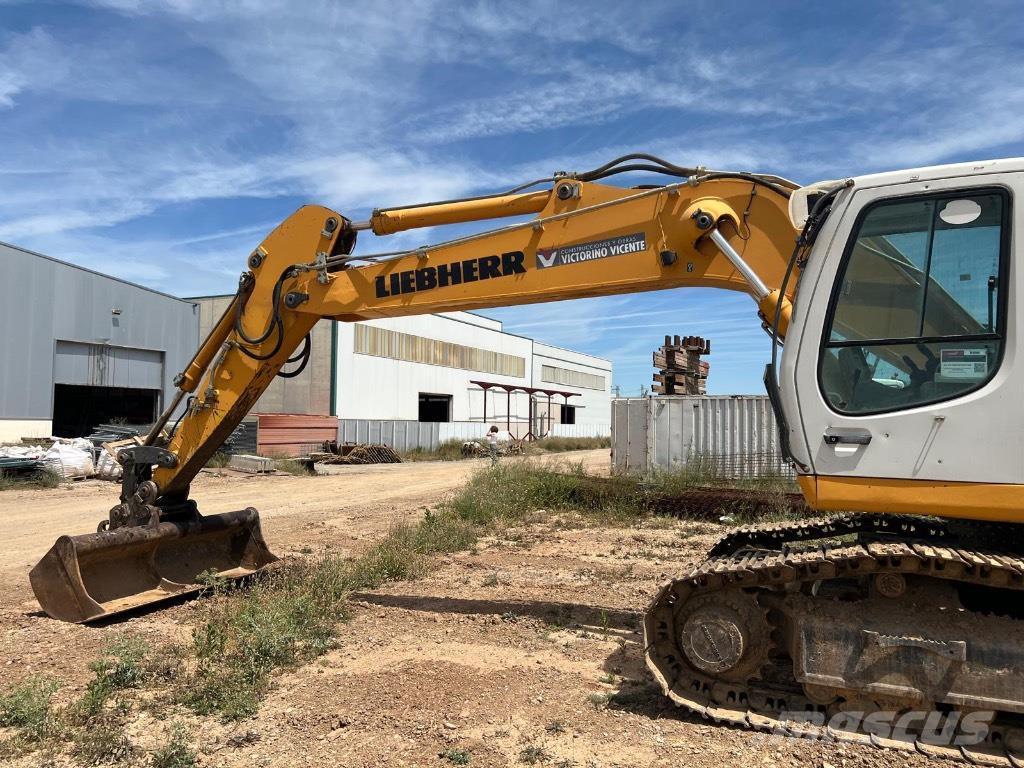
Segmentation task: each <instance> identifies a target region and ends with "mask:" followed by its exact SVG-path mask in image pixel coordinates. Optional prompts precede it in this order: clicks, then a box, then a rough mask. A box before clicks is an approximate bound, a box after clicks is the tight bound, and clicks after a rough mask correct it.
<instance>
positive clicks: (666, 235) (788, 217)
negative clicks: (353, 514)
mask: <svg viewBox="0 0 1024 768" xmlns="http://www.w3.org/2000/svg"><path fill="white" fill-rule="evenodd" d="M632 172H642V173H644V174H645V179H646V178H656V179H659V180H660V181H661V182H662V183H657V184H649V183H648V184H643V185H640V186H632V187H627V186H617V185H613V184H610V183H607V182H605V181H604V180H605V179H608V178H610V177H612V176H616V175H618V174H623V173H632ZM1018 194H1024V159H1007V160H995V161H987V162H978V163H966V164H956V165H945V166H936V167H930V168H921V169H914V170H905V171H896V172H887V173H878V174H873V175H865V176H860V177H856V178H846V179H840V180H835V181H825V182H820V183H816V184H812V185H809V186H800V185H798V184H795V183H793V182H791V181H788V180H786V179H784V178H780V177H778V176H775V175H771V174H762V173H748V172H727V171H711V170H707V169H705V168H699V167H698V168H688V167H681V166H677V165H674V164H672V163H669V162H667V161H664V160H662V159H660V158H658V157H655V156H653V155H649V154H639V153H638V154H632V155H627V156H624V157H621V158H617V159H616V160H613V161H611V162H609V163H607V164H605V165H603V166H601V167H599V168H596V169H593V170H591V171H586V172H559V173H556V174H554V175H553V176H551V177H549V178H545V179H539V180H537V181H534V182H531V183H529V184H525V185H523V186H521V187H517V188H516V189H512V190H509V191H507V192H502V193H499V194H493V195H486V196H479V197H471V198H465V199H458V200H445V201H441V202H430V203H424V204H419V205H413V206H405V207H392V208H379V209H376V210H374V211H373V212H372V215H371V216H370V218H369V219H368V220H364V221H356V220H351V219H349V218H346V217H345V216H344V215H342V214H340V213H338V212H336V211H333V210H330V209H329V208H325V207H320V206H316V205H309V206H305V207H302V208H300V209H299V210H298V211H296V212H295V213H294V214H292V215H291V216H290V217H289V218H287V219H286V220H285V221H283V222H282V223H281V224H280V225H279V226H278V227H277V228H276V229H274V230H273V231H272V232H271V233H270V234H269V235H268V236H267V237H266V239H264V240H263V242H262V243H260V245H259V246H258V247H256V248H255V249H254V250H253V251H252V252H251V254H250V255H249V257H248V264H247V268H246V270H245V271H244V272H243V273H242V275H241V279H240V281H239V284H238V291H237V293H236V294H235V296H234V299H233V301H232V302H231V304H230V306H229V308H228V309H227V310H226V311H225V312H224V315H223V316H222V317H221V318H220V320H219V321H218V322H217V324H216V325H215V327H214V328H213V330H212V331H211V332H210V334H209V336H208V337H207V338H206V339H205V341H204V342H203V343H202V345H201V347H200V348H199V350H198V351H197V352H196V354H195V356H194V358H193V359H192V360H191V362H190V363H189V364H188V366H187V367H186V368H185V369H184V371H182V372H181V374H180V375H179V376H178V377H177V379H176V382H175V384H176V387H177V392H176V396H175V397H174V398H173V402H171V403H169V404H168V406H167V408H166V409H165V411H164V412H163V414H162V415H161V417H160V419H159V420H158V422H157V424H156V425H154V427H153V429H152V431H151V432H150V433H149V434H148V435H147V436H146V438H145V440H144V442H143V444H142V445H140V446H137V447H134V448H130V449H127V450H124V451H122V452H121V454H120V456H121V459H120V461H121V463H122V465H123V467H124V475H123V480H122V488H121V495H120V502H119V503H118V504H117V505H116V506H114V507H113V508H112V509H111V510H110V513H109V515H108V518H107V519H105V520H104V521H103V522H102V523H101V524H100V526H99V530H98V532H96V533H91V534H84V535H77V536H62V537H61V538H60V539H58V540H57V542H56V544H55V545H54V546H53V548H52V549H51V550H50V551H49V552H48V553H47V554H46V555H45V556H44V557H43V558H42V560H41V561H40V562H39V563H38V564H37V565H36V566H35V568H34V569H33V570H32V572H31V583H32V587H33V590H34V593H35V595H36V597H37V599H38V601H39V603H40V605H41V607H42V608H43V610H44V611H45V612H46V613H48V614H49V615H50V616H52V617H54V618H57V619H62V620H65V621H72V622H94V621H97V620H100V619H106V618H107V617H110V616H112V615H116V614H118V613H120V612H124V611H131V610H135V609H138V608H139V607H140V606H147V605H149V604H153V603H158V602H160V601H164V600H169V599H171V598H176V597H179V596H181V595H184V594H188V593H190V592H196V591H198V590H200V589H202V587H203V584H205V583H208V577H210V576H211V575H216V576H219V577H222V578H228V579H231V578H241V577H245V576H249V575H251V574H254V573H256V572H259V571H260V570H262V569H264V568H265V567H267V566H268V565H269V564H271V563H272V562H274V561H275V560H276V558H275V557H274V555H273V554H272V553H271V551H270V549H269V548H268V546H267V544H266V542H265V540H264V538H263V536H262V534H261V532H260V524H259V516H258V514H257V512H256V510H254V509H252V508H246V509H242V510H240V511H237V512H232V513H228V514H220V515H209V516H204V515H202V514H201V513H200V512H199V510H198V507H197V505H196V503H195V502H194V501H193V500H191V499H190V498H189V484H190V482H191V480H192V479H193V478H194V477H195V476H196V474H197V473H198V472H199V470H200V469H201V468H202V467H203V466H204V465H205V464H206V463H207V461H208V460H209V459H210V457H211V456H212V455H213V454H214V452H215V451H216V450H217V449H218V447H219V446H220V445H221V444H222V443H223V441H224V440H225V438H227V437H228V435H229V434H230V433H231V431H232V430H233V429H234V428H235V427H236V425H237V424H238V423H239V421H240V420H241V419H242V418H243V416H245V414H246V413H247V411H248V410H249V409H250V408H251V407H252V405H253V404H254V403H255V402H256V399H257V398H258V397H259V395H260V393H262V392H263V391H264V390H265V389H266V387H267V386H268V385H269V384H270V382H271V381H272V379H273V377H274V376H275V375H285V376H288V375H294V374H295V372H296V371H298V370H301V369H302V367H303V366H304V365H305V362H306V360H307V359H308V358H309V351H310V343H309V333H310V330H311V329H312V328H313V326H314V324H315V323H317V321H319V320H321V319H322V318H331V319H333V320H337V321H343V322H360V321H363V320H369V319H373V318H386V317H396V316H404V315H416V314H423V313H433V312H445V311H453V310H474V309H485V308H489V307H501V306H509V305H521V304H530V303H536V302H549V301H559V300H562V299H574V298H582V297H593V296H607V295H618V294H626V293H634V292H640V291H652V290H661V289H669V288H677V287H690V286H699V287H713V288H722V289H725V290H730V291H739V292H742V293H746V294H748V295H749V296H750V297H751V299H752V300H753V303H752V307H751V310H752V311H751V319H752V321H754V322H757V323H759V324H760V325H761V326H763V328H764V329H765V330H766V331H767V334H768V336H769V339H770V345H771V362H770V363H769V364H768V366H767V369H766V371H765V376H764V381H765V385H766V388H767V392H768V396H769V399H770V401H771V404H772V407H773V409H774V413H775V416H776V420H777V423H778V428H779V443H780V449H781V451H782V452H783V453H784V455H785V457H786V458H787V459H788V460H789V461H790V462H791V464H792V466H793V467H794V469H795V471H796V477H797V481H798V483H799V486H800V488H801V490H802V492H803V495H804V497H805V498H806V501H807V503H808V505H809V506H810V507H811V508H812V509H814V510H817V511H820V512H821V513H822V516H821V517H816V518H813V519H800V520H797V521H791V522H782V523H772V524H761V525H752V526H746V527H741V528H738V529H734V530H732V531H731V532H729V533H727V534H726V535H724V536H723V537H722V538H721V540H720V541H718V543H717V544H716V545H714V547H713V548H712V549H711V550H710V551H709V552H707V553H706V558H705V559H704V560H703V562H701V564H700V565H698V566H697V567H696V568H694V569H693V570H691V571H689V572H687V573H685V574H683V575H680V576H679V577H678V578H674V579H672V580H671V581H669V582H668V583H667V584H665V585H664V586H663V587H662V588H661V589H660V591H659V592H658V593H657V595H656V596H655V598H654V601H653V603H652V604H651V605H650V607H649V608H648V609H647V610H646V612H645V613H644V616H643V631H644V652H645V654H646V661H647V665H648V667H649V669H650V672H651V673H652V674H653V676H654V678H655V680H656V681H657V683H658V684H659V685H660V686H661V687H662V689H663V690H664V692H665V693H666V694H667V696H669V697H670V698H671V699H672V700H673V701H674V702H676V703H677V704H679V705H681V706H683V707H685V708H687V709H688V710H690V711H692V712H694V713H698V714H699V715H702V716H704V717H706V718H709V719H711V720H713V721H716V722H720V723H729V724H734V725H739V726H743V727H747V728H753V729H758V730H767V731H776V732H781V733H788V734H791V735H809V734H819V735H821V734H824V735H825V736H827V737H830V738H842V739H849V740H853V741H862V742H866V743H874V744H880V745H882V746H888V747H899V748H904V749H911V750H916V751H919V752H924V753H926V754H929V755H938V756H951V757H955V758H958V759H968V760H970V761H972V762H976V763H984V764H994V765H1009V766H1020V765H1024V644H1022V643H1021V639H1022V638H1024V526H1022V525H1021V523H1024V465H1022V461H1024V460H1022V456H1024V429H1022V416H1021V405H1020V403H1021V392H1022V391H1024V364H1017V355H1018V354H1019V353H1021V351H1022V346H1021V342H1020V341H1019V339H1020V333H1019V330H1020V328H1021V327H1024V325H1021V324H1019V321H1018V318H1021V322H1024V304H1022V303H1021V302H1020V301H1019V300H1018V299H1017V296H1018V293H1019V292H1020V291H1021V290H1022V288H1024V272H1021V271H1020V270H1018V269H1017V268H1016V266H1015V264H1014V259H1013V256H1014V253H1013V251H1014V248H1019V245H1017V243H1018V242H1019V241H1017V240H1016V239H1015V234H1014V231H1013V229H1014V227H1022V226H1024V214H1022V213H1021V212H1020V208H1019V207H1017V206H1015V204H1014V203H1015V198H1016V195H1018ZM497 219H504V220H505V221H503V222H501V223H500V224H498V225H490V226H491V227H496V228H490V229H486V228H485V229H483V230H482V231H479V232H470V233H469V234H464V233H465V232H467V231H470V229H471V228H468V227H467V228H463V229H462V230H460V232H462V233H463V234H460V235H459V236H457V237H454V238H453V239H450V240H448V241H446V242H441V243H439V244H437V245H431V246H424V247H421V248H415V249H412V250H399V251H393V252H383V253H367V254H357V253H356V252H355V246H356V239H357V236H358V234H359V232H360V231H365V230H370V231H372V232H373V233H374V234H375V235H378V236H383V235H389V234H393V233H397V232H402V231H409V230H414V229H419V228H427V227H439V226H443V225H452V224H465V223H470V222H485V221H491V220H497ZM485 226H486V225H485ZM304 340H305V341H304ZM300 345H301V346H300ZM296 350H298V351H296ZM289 366H293V367H292V368H290V369H289ZM294 366H297V367H294ZM286 369H287V370H286ZM176 413H180V414H181V415H180V416H179V417H178V419H177V421H176V422H175V423H174V424H173V425H172V426H171V427H168V424H170V422H171V419H172V417H173V416H174V415H175V414H176ZM936 718H939V720H936ZM940 721H941V722H940ZM882 726H885V727H882Z"/></svg>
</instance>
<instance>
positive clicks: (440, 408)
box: [419, 392, 452, 422]
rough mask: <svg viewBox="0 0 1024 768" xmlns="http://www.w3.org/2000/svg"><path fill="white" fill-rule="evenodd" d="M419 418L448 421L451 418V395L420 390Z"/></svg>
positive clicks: (429, 420)
mask: <svg viewBox="0 0 1024 768" xmlns="http://www.w3.org/2000/svg"><path fill="white" fill-rule="evenodd" d="M419 420H420V421H426V422H448V421H451V420H452V396H451V395H436V394H432V393H429V392H420V402H419Z"/></svg>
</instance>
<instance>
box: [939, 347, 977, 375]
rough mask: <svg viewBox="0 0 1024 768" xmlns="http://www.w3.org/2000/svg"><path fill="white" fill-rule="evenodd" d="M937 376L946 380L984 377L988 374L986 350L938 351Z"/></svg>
mask: <svg viewBox="0 0 1024 768" xmlns="http://www.w3.org/2000/svg"><path fill="white" fill-rule="evenodd" d="M940 355H941V358H940V365H939V378H940V379H945V380H947V381H964V380H965V379H984V378H985V377H986V376H988V350H986V349H944V350H942V351H941V352H940Z"/></svg>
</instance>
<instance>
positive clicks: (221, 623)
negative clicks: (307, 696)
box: [178, 510, 477, 720]
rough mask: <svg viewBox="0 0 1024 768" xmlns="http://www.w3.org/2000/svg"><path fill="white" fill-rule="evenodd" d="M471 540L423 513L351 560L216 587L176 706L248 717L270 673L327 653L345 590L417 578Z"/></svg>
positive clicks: (458, 527) (447, 520)
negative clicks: (240, 585) (433, 559)
mask: <svg viewBox="0 0 1024 768" xmlns="http://www.w3.org/2000/svg"><path fill="white" fill-rule="evenodd" d="M476 537H477V531H476V530H475V529H474V528H473V526H471V525H470V524H468V523H466V522H465V521H462V520H459V519H457V518H455V517H453V516H452V515H450V514H446V513H433V512H430V511H429V510H428V511H427V512H426V514H425V515H424V518H423V520H422V521H420V522H419V523H416V524H407V525H399V526H395V527H394V528H392V529H391V531H390V532H389V533H388V535H387V536H385V537H384V538H383V539H382V540H381V541H380V542H378V543H377V544H375V545H374V546H372V547H370V549H368V550H367V551H366V552H364V553H363V554H362V555H360V556H359V557H357V558H354V559H345V558H342V557H339V556H336V555H324V556H322V557H319V558H317V559H314V560H309V561H296V562H292V563H289V564H287V565H285V566H284V567H281V568H278V569H277V570H275V571H274V572H273V573H272V574H270V575H268V576H266V577H264V578H262V579H260V580H258V581H257V583H256V584H254V585H253V586H251V587H249V588H246V589H232V588H226V589H225V588H218V589H217V590H216V594H215V595H214V597H213V598H212V599H211V600H210V601H209V603H208V605H207V606H206V607H205V610H204V616H203V619H202V621H201V623H200V624H199V625H198V626H196V627H195V629H194V630H193V638H192V645H191V648H190V651H191V655H192V656H193V657H194V658H195V661H196V664H195V669H194V670H193V671H192V672H191V673H189V674H188V675H187V676H185V678H184V679H183V680H182V681H181V682H180V685H179V686H178V688H179V692H180V693H179V700H181V701H182V702H183V703H185V704H187V705H188V706H189V707H191V708H192V709H193V710H194V711H196V712H197V713H199V714H212V713H216V714H219V715H221V716H222V717H224V718H226V719H229V720H237V719H240V718H243V717H248V716H249V715H252V714H254V713H255V712H256V710H257V709H258V708H259V704H260V701H261V700H262V699H263V697H264V696H265V695H266V693H267V692H268V691H269V690H270V687H271V685H272V676H273V674H274V672H276V671H278V670H281V669H289V668H293V667H295V666H297V665H299V664H301V663H303V662H305V661H308V660H310V659H313V658H315V657H317V656H320V655H321V654H323V653H325V652H326V651H327V650H328V649H329V648H330V647H331V645H332V643H333V640H334V637H335V633H336V631H337V627H338V624H339V623H341V622H342V621H344V620H345V619H346V618H347V615H348V614H347V610H346V599H347V597H348V595H349V594H350V593H351V592H352V591H355V590H360V589H373V588H376V587H379V586H381V585H382V584H385V583H387V582H389V581H397V580H405V579H413V578H417V577H419V576H421V575H423V574H424V573H426V571H427V570H428V568H429V566H430V556H431V555H433V554H436V553H439V552H454V551H458V550H461V549H466V548H468V547H470V546H471V545H472V544H473V543H474V542H475V541H476Z"/></svg>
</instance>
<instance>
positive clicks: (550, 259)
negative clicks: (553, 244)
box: [537, 250, 558, 267]
mask: <svg viewBox="0 0 1024 768" xmlns="http://www.w3.org/2000/svg"><path fill="white" fill-rule="evenodd" d="M556 258H558V251H557V250H555V251H551V253H549V254H547V255H544V254H543V253H541V252H540V251H538V252H537V261H538V262H539V265H540V266H541V267H550V266H552V265H553V264H554V263H555V259H556Z"/></svg>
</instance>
